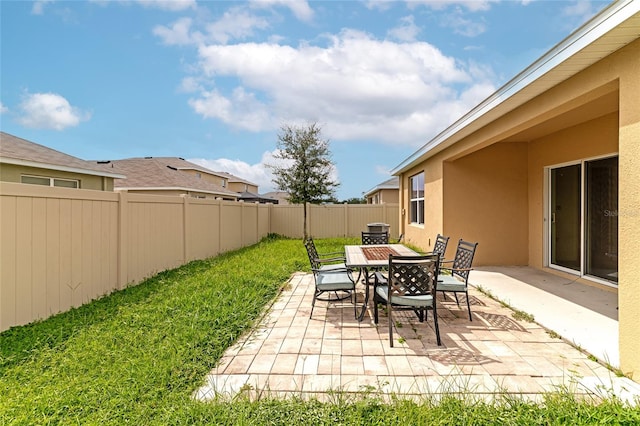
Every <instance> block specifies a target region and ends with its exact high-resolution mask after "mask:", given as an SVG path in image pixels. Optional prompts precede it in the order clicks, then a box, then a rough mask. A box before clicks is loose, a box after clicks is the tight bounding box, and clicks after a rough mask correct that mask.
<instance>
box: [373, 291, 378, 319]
mask: <svg viewBox="0 0 640 426" xmlns="http://www.w3.org/2000/svg"><path fill="white" fill-rule="evenodd" d="M373 323H374V324H377V323H378V302H377V301H376V295H375V293H374V294H373Z"/></svg>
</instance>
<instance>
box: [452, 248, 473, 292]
mask: <svg viewBox="0 0 640 426" xmlns="http://www.w3.org/2000/svg"><path fill="white" fill-rule="evenodd" d="M477 247H478V243H470V242H468V241H464V240H463V239H462V238H460V241H458V248H457V249H456V257H455V258H454V259H453V269H454V271H453V274H454V275H457V276H459V277H460V278H462V279H463V280H464V282H465V283H466V282H467V280H468V279H469V269H471V264H472V263H473V257H474V256H475V254H476V248H477ZM456 269H462V271H456Z"/></svg>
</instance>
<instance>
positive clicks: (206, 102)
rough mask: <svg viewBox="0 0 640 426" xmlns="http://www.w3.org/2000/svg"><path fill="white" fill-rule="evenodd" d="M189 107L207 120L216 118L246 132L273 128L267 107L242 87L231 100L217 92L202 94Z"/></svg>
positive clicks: (191, 101) (192, 100)
mask: <svg viewBox="0 0 640 426" xmlns="http://www.w3.org/2000/svg"><path fill="white" fill-rule="evenodd" d="M189 105H191V107H192V108H193V109H194V111H196V112H197V113H198V114H200V115H202V116H203V117H205V118H215V119H218V120H220V121H222V122H224V123H227V124H231V125H233V126H235V127H239V128H242V129H245V130H250V131H253V132H259V131H261V130H264V129H269V128H272V127H273V126H272V124H271V123H272V118H271V114H270V113H269V111H268V108H267V106H266V105H265V104H263V103H261V102H259V101H258V100H257V99H256V98H255V95H254V94H253V93H249V92H247V91H245V89H244V88H242V87H237V88H236V89H234V91H233V93H232V94H231V96H230V97H229V98H226V97H224V96H222V95H220V93H218V92H217V91H216V90H212V91H208V92H207V91H205V92H202V93H201V94H200V97H199V98H196V99H194V98H192V99H190V100H189Z"/></svg>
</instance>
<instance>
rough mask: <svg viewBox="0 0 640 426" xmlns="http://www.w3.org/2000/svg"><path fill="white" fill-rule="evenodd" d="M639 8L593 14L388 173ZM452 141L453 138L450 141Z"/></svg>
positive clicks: (626, 1) (626, 5)
mask: <svg viewBox="0 0 640 426" xmlns="http://www.w3.org/2000/svg"><path fill="white" fill-rule="evenodd" d="M638 11H640V2H636V1H634V0H622V1H617V2H614V3H612V4H611V5H609V6H608V7H607V8H606V9H604V10H603V11H602V12H600V13H599V14H598V15H596V16H594V17H593V18H592V19H591V20H590V21H588V22H587V23H585V24H584V25H583V26H581V27H580V28H578V29H577V30H576V31H574V32H573V33H571V34H570V35H569V36H568V37H566V38H565V39H564V40H562V41H561V42H560V43H558V44H557V45H556V46H554V47H553V48H552V49H551V50H549V51H548V52H547V53H545V54H544V55H543V56H542V57H540V58H539V59H538V60H536V61H535V62H534V63H533V64H531V65H529V66H528V67H527V68H525V69H524V70H523V71H521V72H520V73H518V74H517V75H516V76H515V77H514V78H512V79H511V80H510V81H508V82H507V83H506V84H505V85H504V86H502V87H501V88H500V89H498V90H497V91H496V92H495V93H493V94H492V95H491V96H489V97H488V98H487V99H485V100H484V101H482V102H481V103H480V104H478V105H477V106H475V107H474V108H473V109H471V111H469V112H468V113H466V114H465V115H463V116H462V117H461V118H460V119H458V120H457V121H455V122H454V123H453V124H452V125H451V126H449V127H447V128H446V129H445V130H443V131H442V132H441V133H439V134H438V135H436V136H435V137H434V138H433V139H431V140H430V141H429V142H427V143H426V144H425V145H424V146H423V147H422V148H420V149H419V150H417V151H416V152H414V153H413V154H412V155H410V156H409V157H408V158H407V159H405V160H404V161H403V162H402V163H400V164H399V165H397V166H396V167H395V168H393V169H392V170H391V174H392V175H394V176H398V175H399V174H400V173H402V172H404V171H406V170H407V169H409V168H411V167H413V166H414V163H415V162H416V161H418V160H419V159H421V158H422V157H423V156H424V155H426V154H428V153H429V152H430V151H432V150H433V149H434V148H436V147H437V146H439V145H441V144H442V143H444V142H445V141H448V140H451V139H454V138H455V137H456V135H457V134H459V133H460V132H461V131H462V130H463V129H465V128H466V127H468V126H469V125H471V124H473V123H475V122H477V121H479V120H480V119H481V118H482V117H483V116H485V114H487V113H488V112H490V111H491V110H493V109H495V108H497V107H498V106H499V105H502V104H504V103H505V102H506V101H507V100H509V99H511V98H512V97H513V96H514V95H515V94H517V93H518V92H520V91H521V90H523V89H525V88H526V87H528V86H530V85H531V84H532V83H534V82H535V81H538V80H540V79H541V78H542V77H544V76H545V75H546V74H547V73H549V72H550V71H552V70H553V69H555V68H556V67H557V66H558V65H560V64H562V63H563V62H565V61H566V60H567V59H569V58H570V57H572V56H573V55H575V54H576V53H578V52H580V51H581V50H582V49H584V48H585V47H586V46H588V45H589V44H591V43H593V42H594V41H595V40H597V39H599V38H600V37H602V36H603V35H605V34H606V33H608V32H609V31H611V30H612V29H613V28H615V27H616V26H618V25H619V24H620V23H622V22H624V21H625V20H626V19H628V18H630V17H631V16H633V15H634V14H635V13H638ZM454 142H455V141H454Z"/></svg>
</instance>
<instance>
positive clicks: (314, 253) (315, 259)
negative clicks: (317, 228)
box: [304, 237, 320, 269]
mask: <svg viewBox="0 0 640 426" xmlns="http://www.w3.org/2000/svg"><path fill="white" fill-rule="evenodd" d="M304 247H305V248H306V249H307V256H309V263H310V264H311V268H312V269H319V268H320V256H319V255H318V250H317V249H316V245H315V243H314V242H313V238H311V237H308V238H307V239H306V240H304Z"/></svg>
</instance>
